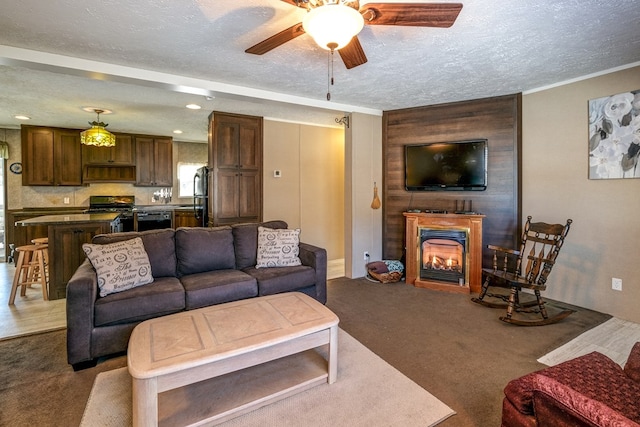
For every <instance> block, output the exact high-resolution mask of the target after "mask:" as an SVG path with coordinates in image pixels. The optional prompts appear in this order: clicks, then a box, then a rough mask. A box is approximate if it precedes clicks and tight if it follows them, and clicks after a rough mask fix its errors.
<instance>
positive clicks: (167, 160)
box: [135, 136, 173, 187]
mask: <svg viewBox="0 0 640 427" xmlns="http://www.w3.org/2000/svg"><path fill="white" fill-rule="evenodd" d="M135 146H136V185H139V186H146V187H171V186H172V185H173V139H172V138H166V137H162V138H159V137H151V136H149V137H147V136H136V138H135Z"/></svg>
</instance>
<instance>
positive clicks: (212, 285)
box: [67, 221, 327, 370]
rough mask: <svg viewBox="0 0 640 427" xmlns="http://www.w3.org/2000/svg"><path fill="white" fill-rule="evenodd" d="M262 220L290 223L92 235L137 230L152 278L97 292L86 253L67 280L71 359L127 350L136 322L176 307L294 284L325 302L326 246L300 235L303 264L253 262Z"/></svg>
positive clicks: (88, 360) (111, 237) (120, 236)
mask: <svg viewBox="0 0 640 427" xmlns="http://www.w3.org/2000/svg"><path fill="white" fill-rule="evenodd" d="M260 225H262V226H263V227H267V228H274V229H283V228H284V229H286V228H287V223H286V222H284V221H269V222H265V223H261V224H238V225H233V226H225V227H214V228H188V227H186V228H178V229H177V230H173V229H164V230H152V231H144V232H125V233H114V234H101V235H98V236H95V237H94V239H93V243H96V244H108V243H114V242H118V241H123V240H129V239H132V238H134V237H140V238H141V239H142V241H143V243H144V248H145V251H146V252H147V254H148V256H149V264H150V265H151V271H152V275H153V279H154V281H153V282H152V283H150V284H147V285H142V286H139V287H135V288H133V289H128V290H125V291H123V292H118V293H113V294H110V295H107V296H105V297H100V296H99V293H98V292H99V291H98V284H97V274H96V271H95V269H94V268H93V266H92V264H91V263H90V262H89V260H85V261H84V263H83V264H82V265H81V266H80V267H79V268H78V269H77V270H76V272H75V273H74V275H73V277H72V278H71V280H70V281H69V283H68V285H67V360H68V362H69V364H71V365H72V366H73V368H74V370H78V369H83V368H86V367H90V366H95V364H96V362H97V358H99V357H101V356H107V355H111V354H115V353H121V352H124V351H126V349H127V345H128V342H129V336H130V335H131V332H132V331H133V328H134V327H135V326H136V325H137V324H138V323H140V322H142V321H144V320H147V319H151V318H155V317H159V316H164V315H167V314H171V313H177V312H180V311H184V310H193V309H197V308H201V307H206V306H210V305H214V304H221V303H225V302H229V301H236V300H240V299H245V298H252V297H256V296H262V295H271V294H276V293H281V292H289V291H298V292H304V293H306V294H308V295H310V296H312V297H313V298H315V299H316V300H318V301H320V302H321V303H323V304H324V303H326V300H327V254H326V251H325V250H324V249H322V248H318V247H316V246H312V245H309V244H305V243H302V242H301V243H300V244H299V248H300V254H299V258H300V261H301V262H302V265H299V266H290V267H269V268H256V267H255V265H256V253H257V246H258V226H260Z"/></svg>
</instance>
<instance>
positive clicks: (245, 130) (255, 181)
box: [209, 111, 263, 226]
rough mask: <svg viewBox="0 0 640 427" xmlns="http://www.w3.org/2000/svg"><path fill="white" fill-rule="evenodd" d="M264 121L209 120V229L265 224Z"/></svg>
mask: <svg viewBox="0 0 640 427" xmlns="http://www.w3.org/2000/svg"><path fill="white" fill-rule="evenodd" d="M262 124H263V120H262V117H254V116H245V115H239V114H229V113H221V112H216V111H214V112H213V113H211V115H210V116H209V166H210V168H211V171H212V172H211V174H210V186H209V188H210V189H211V191H210V194H209V225H210V226H218V225H225V224H236V223H241V222H260V221H262Z"/></svg>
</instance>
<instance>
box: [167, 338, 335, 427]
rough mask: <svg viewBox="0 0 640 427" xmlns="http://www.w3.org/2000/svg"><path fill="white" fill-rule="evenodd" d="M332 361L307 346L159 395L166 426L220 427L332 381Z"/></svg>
mask: <svg viewBox="0 0 640 427" xmlns="http://www.w3.org/2000/svg"><path fill="white" fill-rule="evenodd" d="M327 377H328V373H327V360H325V358H324V357H322V356H321V355H320V354H319V353H318V352H317V351H316V350H307V351H304V352H302V353H296V354H293V355H290V356H287V357H283V358H280V359H276V360H272V361H270V362H266V363H263V364H261V365H256V366H252V367H249V368H245V369H243V370H240V371H235V372H231V373H228V374H225V375H223V376H219V377H214V378H211V379H208V380H205V381H200V382H197V383H194V384H189V385H187V386H184V387H180V388H176V389H172V390H168V391H165V392H162V393H160V394H159V395H158V424H159V425H160V426H162V427H172V426H202V425H216V424H220V423H223V422H225V421H228V420H230V419H232V418H235V417H238V416H240V415H243V414H245V413H247V412H250V411H254V410H256V409H258V408H260V407H262V406H265V405H268V404H270V403H273V402H276V401H278V400H282V399H285V398H287V397H289V396H291V395H294V394H296V393H300V392H302V391H304V390H307V389H309V388H312V387H315V386H317V385H320V384H327Z"/></svg>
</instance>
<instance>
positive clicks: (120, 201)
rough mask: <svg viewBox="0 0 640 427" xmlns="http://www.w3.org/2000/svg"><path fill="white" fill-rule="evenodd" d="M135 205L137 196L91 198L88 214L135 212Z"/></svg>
mask: <svg viewBox="0 0 640 427" xmlns="http://www.w3.org/2000/svg"><path fill="white" fill-rule="evenodd" d="M135 204H136V197H135V196H90V197H89V209H88V210H87V212H88V213H95V212H125V213H126V212H133V207H134V206H135Z"/></svg>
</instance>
